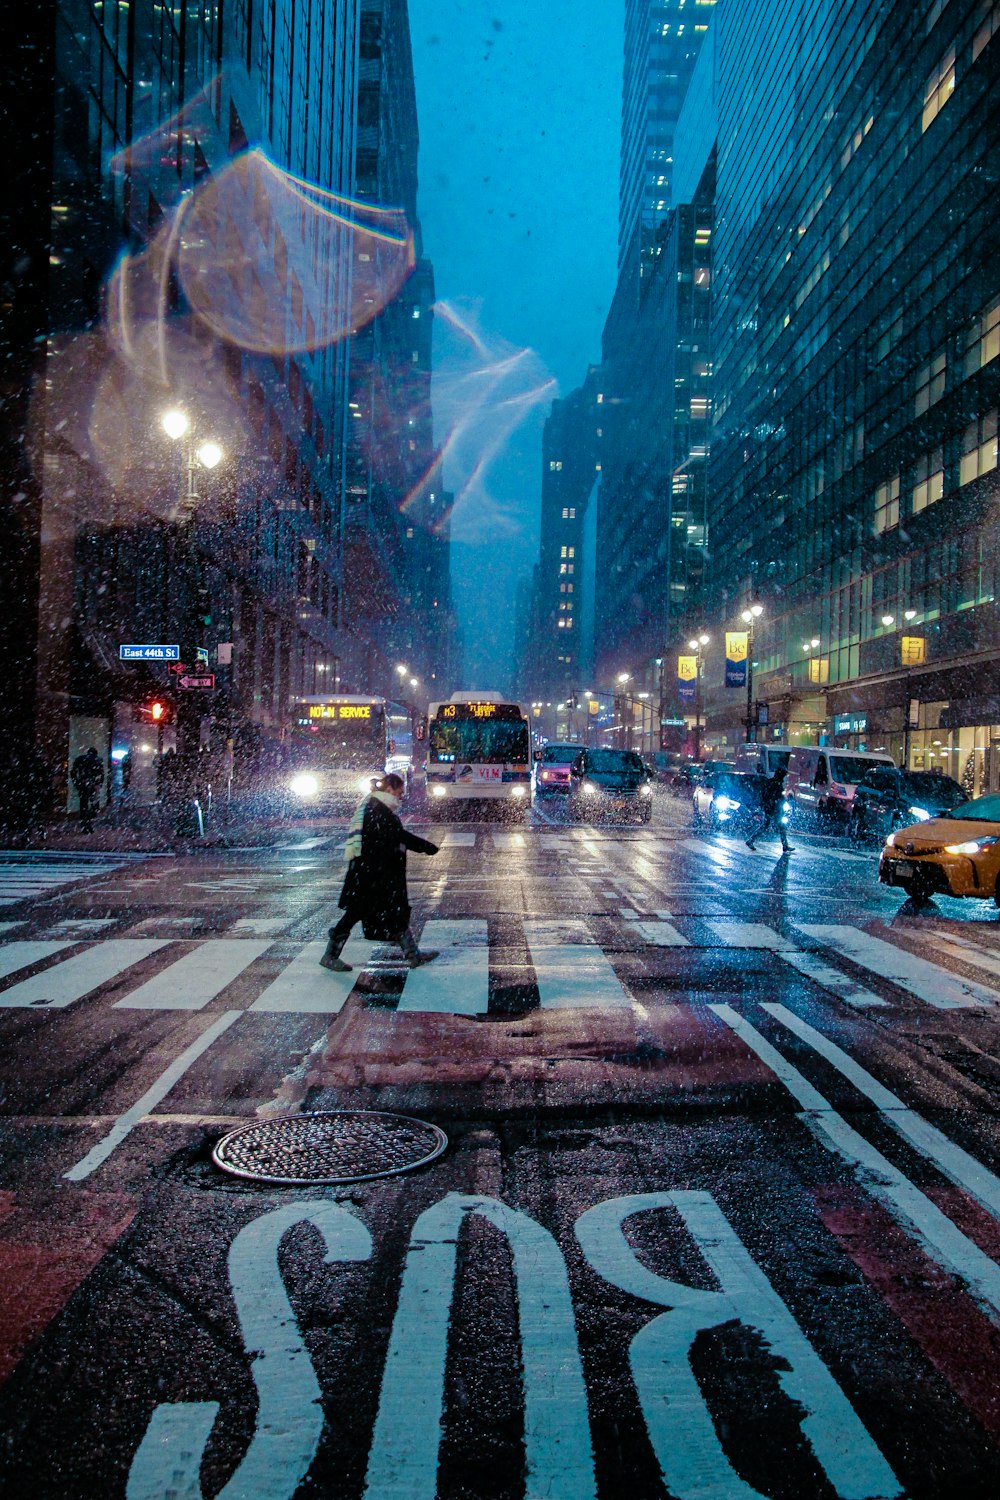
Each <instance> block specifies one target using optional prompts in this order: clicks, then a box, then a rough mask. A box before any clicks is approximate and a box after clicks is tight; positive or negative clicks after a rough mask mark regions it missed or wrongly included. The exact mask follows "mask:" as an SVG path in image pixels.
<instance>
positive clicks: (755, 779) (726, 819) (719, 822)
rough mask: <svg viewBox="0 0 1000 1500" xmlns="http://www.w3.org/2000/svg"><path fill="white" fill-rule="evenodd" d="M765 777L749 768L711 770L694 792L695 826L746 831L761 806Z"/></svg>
mask: <svg viewBox="0 0 1000 1500" xmlns="http://www.w3.org/2000/svg"><path fill="white" fill-rule="evenodd" d="M763 786H764V777H763V776H758V775H756V774H754V773H751V772H749V771H716V770H713V771H708V772H707V773H706V774H705V775H704V776H703V777H702V778H701V780H700V781H699V782H698V784H697V786H696V787H695V789H694V792H693V794H692V798H691V802H692V808H693V815H692V822H693V825H694V827H695V828H701V827H703V826H706V825H707V826H708V828H709V829H710V830H711V831H712V832H713V833H723V832H725V833H741V834H742V833H745V832H746V831H747V829H748V828H749V827H750V826H751V824H752V823H753V822H754V820H755V819H756V817H757V814H758V813H759V812H760V809H761V793H762V790H763Z"/></svg>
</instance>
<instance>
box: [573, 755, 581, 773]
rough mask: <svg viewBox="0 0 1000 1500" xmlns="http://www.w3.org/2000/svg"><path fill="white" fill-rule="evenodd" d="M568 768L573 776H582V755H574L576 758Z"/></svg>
mask: <svg viewBox="0 0 1000 1500" xmlns="http://www.w3.org/2000/svg"><path fill="white" fill-rule="evenodd" d="M570 770H571V771H572V772H573V775H574V776H582V775H583V756H582V755H578V756H577V757H576V759H575V760H574V761H573V764H572V765H571V766H570Z"/></svg>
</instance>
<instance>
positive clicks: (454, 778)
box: [425, 693, 531, 813]
mask: <svg viewBox="0 0 1000 1500" xmlns="http://www.w3.org/2000/svg"><path fill="white" fill-rule="evenodd" d="M425 777H426V785H427V800H428V802H429V804H430V806H431V808H432V809H434V810H437V811H440V812H444V811H445V810H446V809H447V808H449V807H453V806H457V805H458V804H460V803H461V804H464V805H466V806H473V807H475V806H484V805H485V804H486V803H487V802H491V803H498V802H500V803H507V804H508V805H509V806H510V807H511V809H512V810H514V809H516V810H517V811H518V812H519V813H524V812H526V811H527V809H528V807H529V805H530V803H531V724H530V721H529V718H528V711H527V709H525V708H524V707H523V706H522V705H521V704H520V703H507V702H504V700H503V697H502V696H501V695H500V694H499V693H453V694H452V696H451V697H450V698H449V699H448V701H447V702H446V703H432V704H431V705H430V708H429V710H428V715H427V760H426V764H425Z"/></svg>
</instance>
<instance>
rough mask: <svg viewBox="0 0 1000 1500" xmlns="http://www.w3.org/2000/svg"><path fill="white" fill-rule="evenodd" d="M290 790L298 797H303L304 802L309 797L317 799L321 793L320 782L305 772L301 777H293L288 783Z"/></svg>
mask: <svg viewBox="0 0 1000 1500" xmlns="http://www.w3.org/2000/svg"><path fill="white" fill-rule="evenodd" d="M288 788H289V791H291V792H294V794H295V796H296V797H301V798H302V799H303V801H304V800H305V799H306V798H307V797H315V795H316V793H317V792H318V791H319V782H318V781H317V780H316V777H315V776H311V775H310V774H309V773H308V772H304V773H303V774H302V775H301V776H293V777H292V779H291V781H290V782H289V783H288Z"/></svg>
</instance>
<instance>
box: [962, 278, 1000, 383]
mask: <svg viewBox="0 0 1000 1500" xmlns="http://www.w3.org/2000/svg"><path fill="white" fill-rule="evenodd" d="M998 354H1000V297H997V298H995V300H994V301H993V302H991V303H990V305H989V307H987V308H986V310H985V312H982V313H980V315H979V317H978V318H977V319H976V321H975V322H974V323H973V325H972V327H971V328H970V329H969V332H968V334H967V336H966V341H965V373H966V375H974V374H975V373H976V371H977V370H981V369H982V367H983V365H988V364H989V362H990V360H991V359H996V357H997V355H998Z"/></svg>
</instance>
